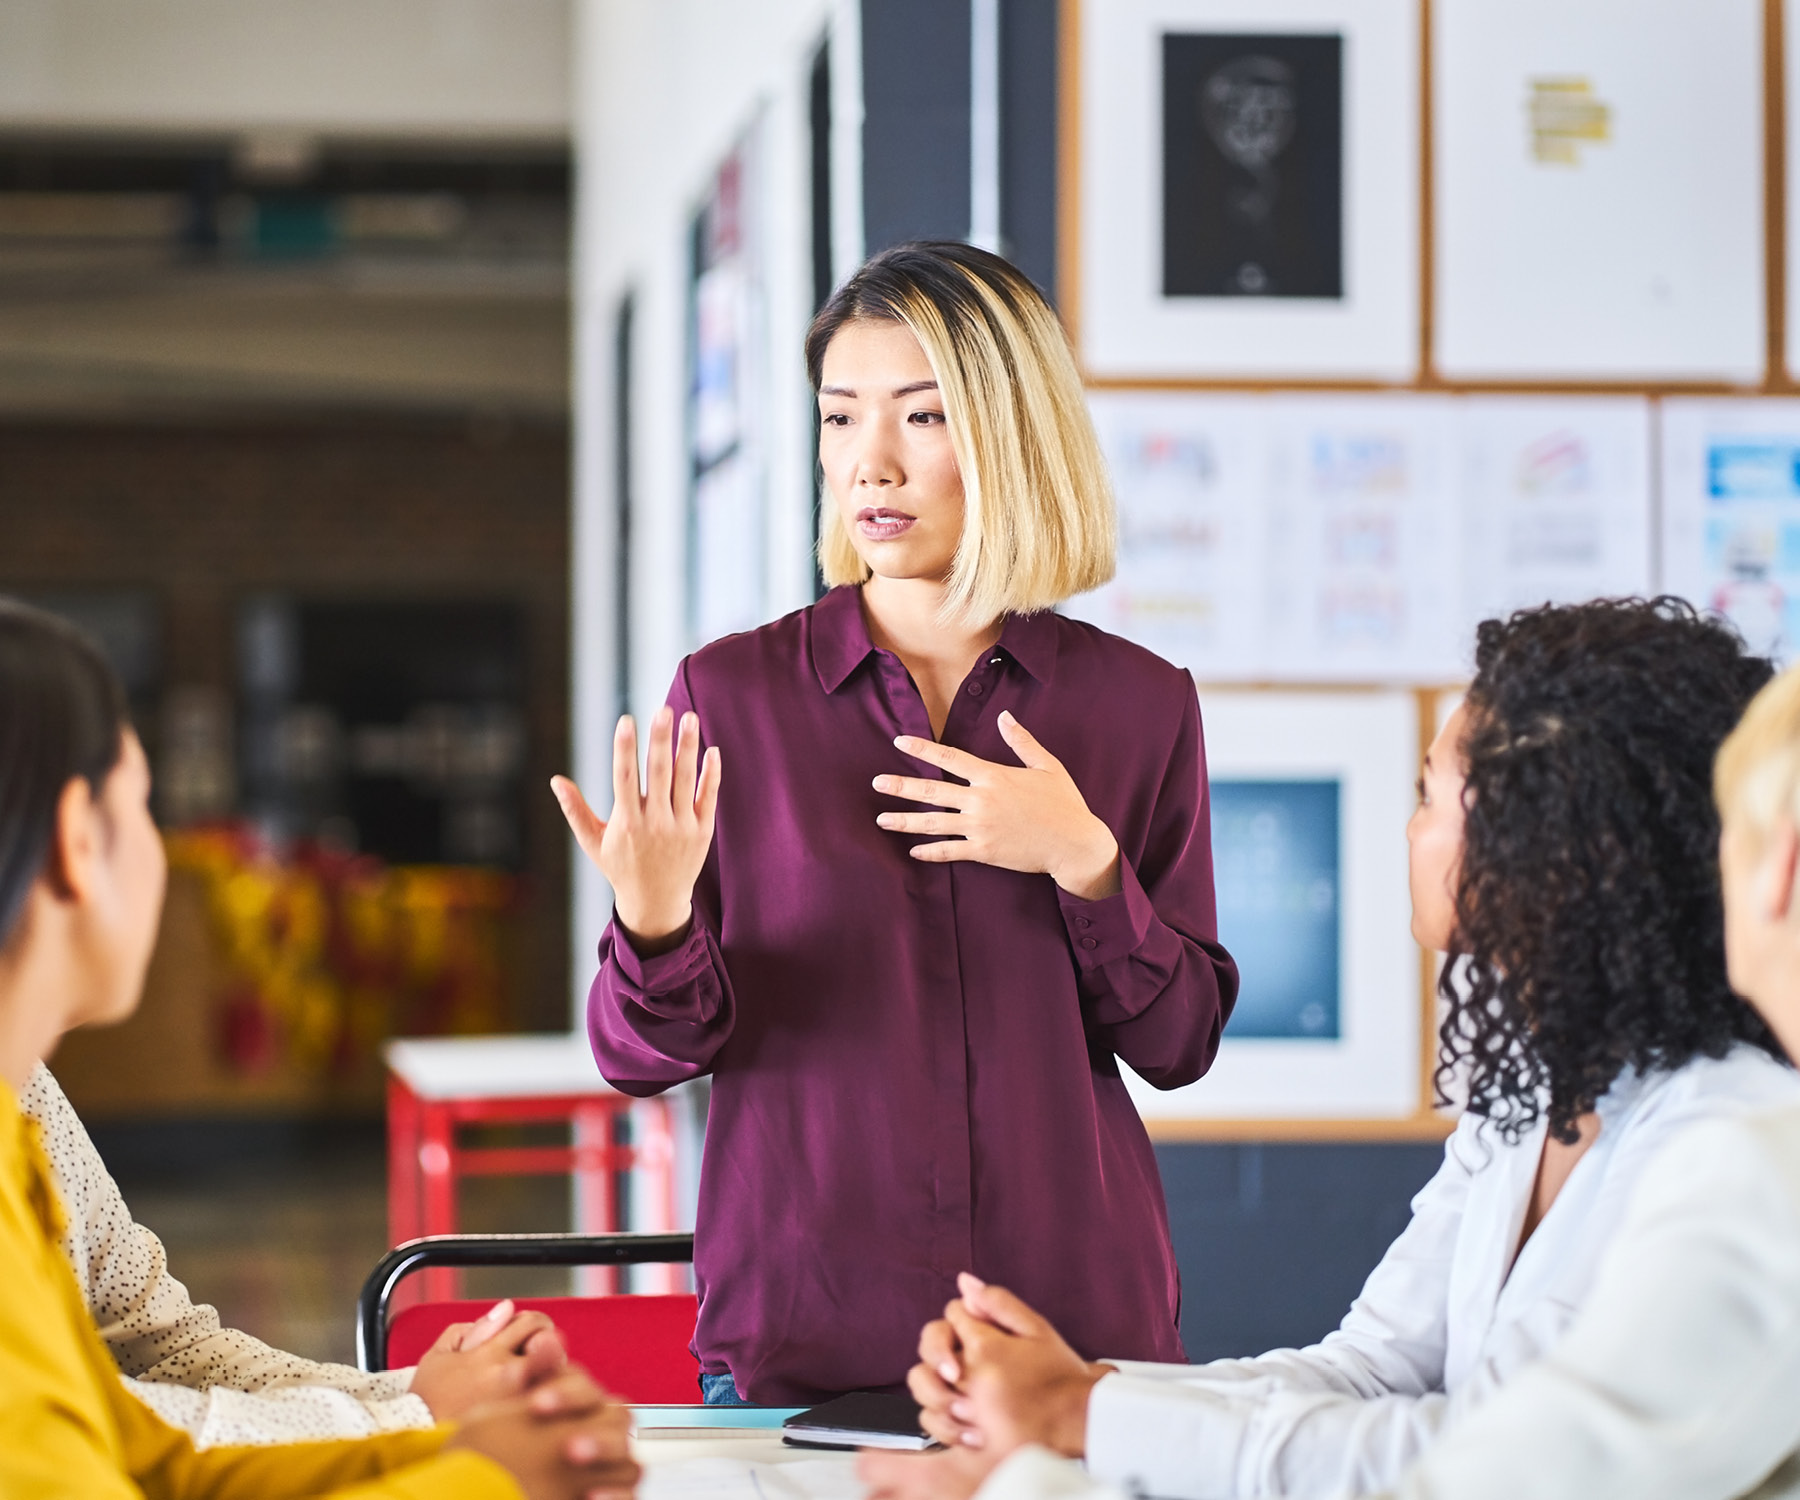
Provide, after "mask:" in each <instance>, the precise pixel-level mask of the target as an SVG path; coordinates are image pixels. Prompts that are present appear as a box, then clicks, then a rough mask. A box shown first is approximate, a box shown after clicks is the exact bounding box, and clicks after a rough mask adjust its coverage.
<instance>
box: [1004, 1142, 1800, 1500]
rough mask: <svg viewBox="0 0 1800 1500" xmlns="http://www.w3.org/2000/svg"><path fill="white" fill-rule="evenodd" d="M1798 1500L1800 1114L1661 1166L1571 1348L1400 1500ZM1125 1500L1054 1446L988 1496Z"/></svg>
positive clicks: (1475, 1426) (1602, 1270)
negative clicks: (1740, 1499)
mask: <svg viewBox="0 0 1800 1500" xmlns="http://www.w3.org/2000/svg"><path fill="white" fill-rule="evenodd" d="M1745 1494H1754V1495H1755V1496H1757V1497H1759V1500H1773V1497H1776V1496H1781V1497H1784V1500H1792V1497H1794V1496H1800V1110H1797V1109H1793V1108H1788V1109H1782V1110H1778V1111H1774V1112H1770V1113H1765V1114H1758V1115H1751V1116H1747V1117H1742V1118H1726V1119H1716V1120H1708V1121H1703V1122H1701V1123H1700V1124H1697V1125H1695V1126H1693V1127H1692V1128H1691V1129H1688V1130H1685V1131H1683V1132H1682V1133H1681V1134H1680V1135H1678V1136H1677V1137H1676V1138H1675V1140H1674V1141H1672V1142H1671V1143H1670V1144H1669V1146H1668V1147H1667V1149H1666V1150H1664V1151H1663V1152H1662V1153H1661V1154H1660V1155H1659V1156H1658V1157H1657V1158H1656V1160H1655V1162H1654V1164H1653V1165H1652V1167H1651V1169H1650V1170H1649V1171H1648V1172H1646V1173H1645V1174H1644V1180H1643V1181H1642V1183H1641V1184H1640V1185H1639V1189H1638V1191H1637V1193H1636V1194H1635V1195H1634V1196H1633V1198H1632V1201H1631V1205H1630V1208H1629V1210H1628V1212H1627V1214H1626V1216H1625V1219H1624V1221H1623V1222H1622V1223H1621V1224H1620V1226H1619V1229H1618V1232H1617V1234H1616V1235H1615V1237H1614V1241H1613V1245H1612V1248H1611V1249H1610V1250H1609V1251H1608V1252H1607V1254H1606V1255H1605V1257H1604V1258H1603V1259H1602V1261H1601V1264H1600V1266H1599V1268H1598V1270H1597V1272H1596V1276H1595V1282H1594V1289H1593V1293H1592V1295H1591V1296H1590V1297H1589V1298H1588V1300H1587V1303H1586V1305H1585V1306H1584V1307H1583V1308H1582V1310H1581V1312H1580V1314H1579V1315H1578V1316H1577V1317H1576V1319H1575V1320H1574V1322H1573V1323H1572V1324H1571V1326H1570V1328H1569V1331H1568V1333H1567V1334H1566V1335H1565V1336H1564V1338H1563V1339H1562V1340H1561V1341H1560V1342H1559V1343H1558V1344H1557V1345H1556V1347H1555V1348H1554V1349H1552V1350H1551V1351H1550V1352H1549V1353H1548V1354H1547V1355H1545V1356H1544V1358H1542V1359H1541V1360H1539V1361H1537V1362H1536V1363H1535V1364H1533V1365H1532V1366H1531V1367H1530V1368H1529V1369H1527V1370H1524V1371H1522V1372H1520V1374H1519V1376H1518V1378H1517V1379H1516V1380H1513V1381H1511V1382H1509V1383H1508V1385H1507V1386H1506V1389H1505V1390H1503V1391H1501V1392H1499V1393H1498V1394H1497V1395H1496V1396H1495V1397H1494V1399H1493V1400H1491V1401H1488V1402H1486V1403H1484V1404H1483V1405H1482V1406H1480V1407H1479V1408H1478V1409H1476V1410H1473V1411H1471V1412H1469V1413H1468V1414H1467V1415H1466V1416H1464V1417H1462V1418H1461V1419H1460V1420H1457V1421H1456V1422H1454V1423H1453V1424H1452V1425H1451V1426H1450V1427H1449V1428H1448V1429H1447V1430H1446V1431H1445V1432H1444V1434H1443V1435H1442V1437H1440V1438H1439V1440H1438V1441H1437V1442H1435V1443H1434V1444H1433V1445H1432V1446H1431V1447H1430V1448H1429V1449H1428V1450H1427V1451H1426V1452H1425V1455H1424V1456H1423V1457H1422V1458H1421V1459H1420V1461H1419V1462H1418V1463H1417V1464H1415V1465H1414V1466H1413V1467H1412V1468H1411V1469H1410V1470H1409V1471H1408V1472H1407V1474H1406V1475H1405V1477H1404V1478H1403V1479H1402V1480H1401V1483H1400V1486H1399V1495H1400V1497H1401V1500H1520V1497H1521V1496H1527V1495H1528V1496H1531V1497H1532V1500H1612V1497H1618V1500H1732V1497H1736V1496H1741V1495H1745ZM1050 1497H1067V1500H1101V1497H1109V1500H1119V1491H1118V1490H1116V1489H1114V1488H1113V1487H1111V1486H1109V1485H1106V1484H1103V1483H1102V1482H1101V1481H1099V1480H1098V1479H1095V1478H1092V1477H1090V1476H1089V1475H1087V1474H1085V1473H1083V1472H1082V1470H1081V1469H1080V1468H1079V1467H1078V1466H1077V1465H1075V1464H1070V1463H1065V1462H1063V1461H1062V1460H1060V1459H1057V1458H1055V1457H1053V1456H1052V1455H1051V1454H1049V1453H1047V1452H1045V1451H1044V1450H1043V1449H1041V1448H1026V1449H1021V1450H1020V1451H1019V1452H1017V1453H1015V1454H1013V1455H1012V1456H1011V1457H1010V1458H1008V1459H1007V1460H1006V1462H1005V1463H1004V1464H1002V1465H1001V1466H1000V1468H998V1469H997V1470H995V1472H994V1473H993V1474H992V1475H991V1476H989V1479H988V1481H987V1483H986V1484H985V1485H984V1486H983V1487H982V1491H981V1500H1050Z"/></svg>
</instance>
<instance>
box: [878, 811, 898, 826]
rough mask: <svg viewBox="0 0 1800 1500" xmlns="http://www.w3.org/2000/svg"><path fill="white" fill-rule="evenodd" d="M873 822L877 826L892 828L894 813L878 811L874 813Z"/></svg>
mask: <svg viewBox="0 0 1800 1500" xmlns="http://www.w3.org/2000/svg"><path fill="white" fill-rule="evenodd" d="M875 824H876V826H877V827H878V828H892V827H893V826H894V815H893V814H892V813H879V814H877V815H876V818H875Z"/></svg>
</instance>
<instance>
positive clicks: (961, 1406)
mask: <svg viewBox="0 0 1800 1500" xmlns="http://www.w3.org/2000/svg"><path fill="white" fill-rule="evenodd" d="M950 1415H951V1416H953V1417H955V1418H956V1420H957V1421H959V1422H973V1421H974V1420H975V1408H974V1407H973V1406H971V1405H969V1403H968V1402H967V1401H952V1402H951V1403H950Z"/></svg>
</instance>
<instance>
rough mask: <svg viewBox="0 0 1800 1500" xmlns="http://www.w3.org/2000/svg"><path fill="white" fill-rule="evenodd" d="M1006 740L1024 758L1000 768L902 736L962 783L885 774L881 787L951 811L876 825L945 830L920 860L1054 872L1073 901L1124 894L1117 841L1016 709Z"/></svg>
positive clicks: (1006, 722) (886, 816) (917, 754)
mask: <svg viewBox="0 0 1800 1500" xmlns="http://www.w3.org/2000/svg"><path fill="white" fill-rule="evenodd" d="M999 726H1000V737H1001V738H1002V739H1003V740H1005V741H1006V743H1007V746H1008V748H1010V749H1011V750H1012V752H1013V754H1014V755H1016V756H1018V757H1019V760H1020V762H1021V764H1020V765H1017V766H1003V765H998V764H996V763H995V762H993V761H988V760H983V759H981V757H980V756H977V755H971V754H969V752H968V751H966V750H958V749H956V748H954V747H953V746H950V745H941V744H939V743H938V742H937V741H936V740H926V739H920V738H919V737H918V736H916V735H909V734H903V735H901V736H900V737H899V738H898V739H896V740H895V741H894V744H895V747H896V748H898V749H899V750H900V751H901V752H902V753H904V754H906V755H910V756H911V757H912V758H913V759H914V760H922V761H924V762H925V763H926V764H927V765H930V766H936V767H937V768H938V769H939V770H941V771H947V772H948V773H949V774H950V775H952V776H955V777H957V778H959V780H960V781H961V782H966V783H967V785H959V784H958V782H956V781H933V780H929V779H927V778H925V777H920V776H877V777H876V778H875V790H876V791H878V792H881V793H883V794H884V795H886V796H889V797H901V798H904V799H905V800H906V801H908V802H923V803H927V804H929V805H931V806H933V807H937V808H946V809H949V810H948V811H943V812H884V813H882V814H881V815H880V817H878V818H876V820H875V821H876V822H877V823H879V824H880V825H881V826H882V827H883V828H885V829H887V830H889V831H890V832H892V833H922V834H942V835H944V837H943V838H941V839H937V840H935V841H934V842H932V843H929V844H915V845H914V846H913V848H912V849H911V851H910V852H911V854H912V857H913V858H914V859H919V860H929V861H933V862H952V861H958V860H973V861H975V862H977V863H979V864H984V865H997V866H999V867H1000V868H1001V869H1003V870H1019V871H1021V872H1023V873H1025V874H1027V875H1048V876H1049V877H1050V878H1051V879H1052V880H1054V881H1055V882H1056V883H1057V884H1058V885H1059V886H1061V887H1062V888H1063V889H1064V890H1065V891H1067V892H1068V893H1069V894H1070V895H1072V896H1077V897H1080V898H1081V899H1082V900H1086V901H1096V900H1099V899H1100V898H1101V897H1103V896H1111V895H1116V894H1117V893H1118V891H1119V889H1120V886H1119V845H1118V841H1117V840H1116V839H1115V838H1114V837H1113V835H1112V831H1111V830H1110V829H1109V828H1108V827H1107V826H1106V824H1104V823H1103V822H1101V821H1100V819H1099V818H1097V817H1095V816H1094V814H1093V813H1092V812H1090V811H1089V810H1088V805H1087V802H1086V801H1085V800H1084V799H1083V797H1082V795H1081V791H1080V789H1079V788H1078V787H1077V786H1076V785H1075V781H1074V778H1073V777H1071V776H1070V775H1069V773H1068V771H1067V770H1066V769H1065V768H1064V767H1063V763H1062V762H1061V761H1060V760H1058V759H1057V758H1056V757H1055V756H1054V755H1052V754H1051V753H1050V752H1049V751H1048V750H1046V749H1045V748H1044V747H1043V746H1042V745H1040V744H1039V743H1038V742H1037V740H1036V739H1035V738H1033V736H1032V735H1031V734H1030V733H1029V732H1028V731H1027V730H1026V728H1025V726H1024V725H1023V724H1021V723H1019V721H1018V720H1017V719H1015V718H1014V717H1013V716H1012V715H1011V714H1009V713H1002V714H1001V715H1000V718H999Z"/></svg>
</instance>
